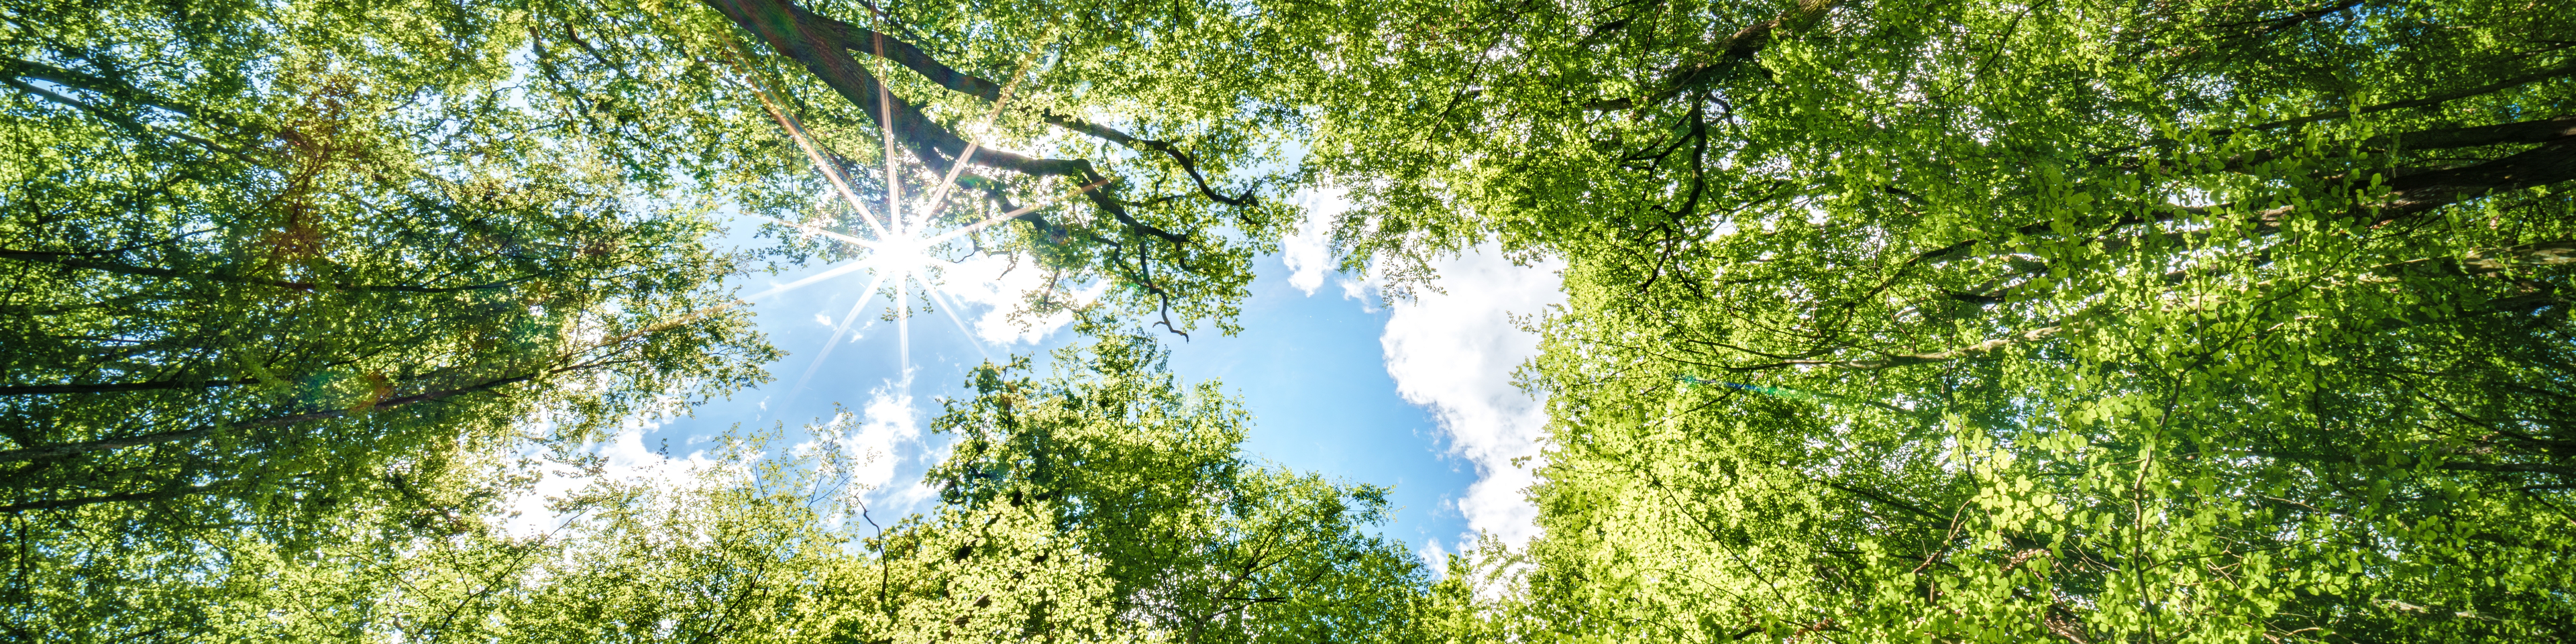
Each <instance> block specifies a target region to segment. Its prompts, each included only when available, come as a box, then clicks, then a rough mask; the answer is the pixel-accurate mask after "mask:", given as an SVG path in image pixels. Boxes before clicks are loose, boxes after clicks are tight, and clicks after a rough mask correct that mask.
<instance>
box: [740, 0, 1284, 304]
mask: <svg viewBox="0 0 2576 644" xmlns="http://www.w3.org/2000/svg"><path fill="white" fill-rule="evenodd" d="M707 4H708V6H710V7H713V8H714V9H715V10H716V11H717V12H719V13H721V15H722V17H723V18H724V19H725V20H727V21H729V22H730V24H731V25H733V26H735V27H739V28H740V29H741V30H742V31H743V32H745V33H748V34H750V35H752V36H754V37H756V39H757V40H758V42H759V43H760V44H761V45H764V46H765V47H766V49H767V50H768V51H770V52H773V53H774V54H775V56H774V57H773V56H757V55H756V54H753V53H752V52H751V51H750V50H749V49H748V48H742V49H739V50H737V51H738V52H739V56H740V58H737V60H736V62H737V63H738V64H742V65H744V66H746V67H747V68H748V70H750V71H751V72H752V77H753V79H754V80H753V82H755V83H762V84H763V86H768V83H771V82H773V81H764V80H759V79H762V78H768V77H769V75H770V74H771V73H774V72H773V70H771V69H770V65H771V64H773V63H774V62H776V59H777V58H784V59H785V60H786V61H787V62H793V63H795V66H796V67H795V69H796V70H798V71H801V72H802V73H792V72H791V73H778V74H777V77H778V78H779V79H780V80H778V81H774V82H775V83H777V87H779V88H781V89H780V92H781V93H782V94H783V96H782V97H781V98H780V99H779V103H780V104H774V105H771V109H773V110H781V111H780V112H778V115H779V117H780V124H781V126H782V127H787V128H790V129H795V128H798V127H800V126H798V125H796V123H798V122H800V121H802V122H815V123H819V124H821V125H819V126H818V127H816V128H815V129H816V130H818V131H829V130H838V132H839V133H840V134H841V136H839V137H831V136H819V137H815V139H816V140H817V141H820V142H821V143H822V144H821V145H820V149H818V150H815V151H813V153H814V154H816V155H817V159H818V163H819V164H820V165H822V166H825V167H840V168H847V167H848V166H849V165H850V162H849V160H848V159H844V158H842V157H841V156H840V155H839V154H838V153H836V152H832V150H835V149H853V148H856V149H868V148H867V147H866V146H865V145H864V144H865V143H867V140H868V139H869V138H871V137H874V138H878V139H880V141H881V142H882V144H883V149H884V153H883V154H884V156H880V157H879V160H880V163H882V164H884V165H885V166H887V167H889V169H888V170H887V171H886V174H885V175H884V180H885V181H891V182H893V183H892V184H891V185H892V186H893V187H894V189H893V190H892V193H893V194H895V195H903V194H910V195H922V194H931V195H933V196H934V198H936V197H939V196H943V195H952V194H953V195H954V197H953V199H954V200H955V201H958V202H960V203H957V204H954V205H951V204H947V203H942V204H939V205H940V206H943V207H948V211H947V212H948V213H953V214H946V215H945V216H946V217H947V218H951V219H953V220H954V222H955V224H958V225H968V224H969V223H970V222H976V221H978V220H983V219H987V218H988V217H1002V216H1011V217H1010V218H1011V220H1013V221H1018V222H1023V223H1025V224H1026V228H1024V229H1023V228H1021V227H1018V226H1006V227H1001V228H997V229H991V230H995V231H996V232H997V233H999V234H1000V236H999V237H997V238H995V239H994V240H993V241H991V242H989V243H988V242H982V241H978V242H977V244H976V248H977V249H978V250H980V251H982V252H997V251H998V252H1006V253H1026V254H1028V255H1029V256H1031V258H1032V259H1034V260H1035V262H1036V263H1037V264H1038V265H1039V266H1040V267H1042V268H1043V269H1044V270H1048V271H1050V280H1049V281H1050V282H1051V284H1050V286H1049V288H1050V289H1058V290H1065V291H1069V290H1071V288H1072V286H1074V285H1078V284H1081V283H1083V282H1087V281H1092V280H1100V281H1106V282H1108V283H1109V284H1111V285H1114V286H1116V287H1117V288H1116V289H1114V290H1112V291H1110V292H1109V293H1108V295H1107V296H1106V299H1107V303H1109V304H1111V305H1113V306H1117V307H1119V308H1121V309H1122V310H1125V311H1129V312H1132V313H1144V314H1150V315H1154V316H1156V317H1157V318H1158V319H1157V320H1156V322H1155V324H1156V325H1158V326H1161V327H1163V328H1164V329H1165V330H1167V331H1170V332H1172V333H1175V334H1180V335H1183V336H1186V335H1187V330H1188V329H1191V328H1194V327H1195V326H1196V324H1197V323H1199V322H1201V321H1213V322H1214V323H1215V324H1216V325H1217V326H1218V328H1220V329H1222V330H1224V331H1225V332H1227V333H1232V332H1233V331H1234V330H1235V329H1236V328H1238V327H1236V326H1235V322H1234V319H1233V318H1234V315H1235V314H1236V313H1237V312H1238V309H1237V304H1236V303H1237V302H1238V301H1239V300H1241V299H1242V298H1243V297H1245V296H1246V295H1247V293H1248V292H1247V291H1246V290H1245V288H1246V285H1248V284H1249V283H1250V280H1251V272H1250V271H1251V269H1250V261H1251V257H1252V256H1253V255H1255V254H1257V253H1261V252H1269V251H1273V250H1275V249H1276V247H1277V244H1278V240H1279V236H1280V235H1281V234H1282V232H1283V231H1284V230H1285V227H1286V226H1288V225H1292V224H1294V223H1295V222H1294V218H1293V217H1292V215H1293V212H1292V211H1291V210H1289V209H1287V208H1286V207H1284V206H1282V205H1280V204H1279V202H1278V200H1277V199H1275V197H1276V196H1280V195H1284V194H1286V193H1287V192H1288V191H1289V190H1293V189H1294V188H1296V187H1297V184H1296V182H1297V176H1296V175H1295V174H1294V173H1286V172H1278V171H1272V172H1268V173H1262V172H1261V171H1260V170H1259V169H1257V168H1256V167H1255V166H1256V165H1257V164H1260V163H1263V162H1264V160H1265V156H1264V154H1265V153H1275V152H1276V151H1277V148H1278V146H1279V145H1280V144H1281V143H1283V140H1282V138H1281V137H1282V135H1283V134H1285V133H1287V132H1288V131H1289V130H1291V129H1292V128H1293V127H1294V124H1295V123H1296V122H1297V120H1298V116H1299V115H1298V112H1297V111H1296V104H1295V103H1293V102H1291V101H1289V100H1288V99H1287V97H1286V96H1285V95H1286V94H1287V92H1288V91H1289V88H1290V85H1288V84H1287V83H1285V82H1283V81H1282V79H1281V78H1280V75H1279V74H1275V73H1261V72H1262V71H1264V70H1265V69H1266V68H1270V67H1276V66H1279V65H1281V64H1282V63H1286V62H1292V61H1293V59H1292V58H1291V57H1293V56H1295V50H1294V49H1291V48H1287V47H1283V46H1282V45H1283V44H1284V43H1282V42H1280V38H1278V37H1277V36H1278V34H1276V30H1277V29H1278V28H1279V26H1278V25H1275V24H1272V23H1271V22H1270V21H1266V20H1264V19H1263V16H1262V15H1261V14H1262V12H1259V11H1254V12H1249V15H1247V12H1244V11H1237V10H1236V9H1237V8H1236V7H1234V6H1233V5H1228V4H1225V3H1206V2H1202V3H1195V4H1191V3H1184V4H1170V3H1134V2H1097V3H1082V4H1063V3H1022V2H993V3H981V4H965V5H957V4H930V5H913V4H902V3H894V4H888V5H886V6H884V7H878V6H876V5H874V4H870V3H866V2H862V3H861V5H863V6H864V10H861V9H862V7H856V6H848V5H839V6H833V5H834V4H836V3H814V5H813V6H814V7H815V8H808V7H807V6H805V5H800V4H797V3H795V2H792V1H790V0H710V1H709V2H708V3H707ZM818 9H819V10H818ZM835 9H838V10H837V11H836V10H835ZM835 15H838V16H842V17H834V16H835ZM844 18H847V20H857V21H860V23H864V24H858V23H853V22H849V21H847V20H844ZM1059 35H1060V36H1061V37H1059ZM725 37H727V38H731V37H733V36H731V35H730V34H729V33H728V35H727V36H725ZM1040 55H1042V56H1043V57H1044V59H1045V63H1044V64H1043V65H1041V66H1039V68H1038V69H1036V70H1035V71H1032V72H1030V73H1029V74H1028V75H1027V76H1026V77H1022V76H1021V75H1020V74H1021V70H1023V69H1026V68H1028V66H1029V62H1030V58H1031V57H1032V56H1040ZM1283 59H1288V60H1283ZM1014 90H1016V92H1017V93H1016V94H1013V93H1012V92H1013V91H1014ZM763 100H768V99H766V98H764V99H763ZM800 114H801V116H800ZM970 116H977V117H978V122H977V123H976V125H978V126H983V125H986V124H987V123H989V127H987V128H985V129H986V131H985V132H984V133H980V134H978V133H972V132H970V133H968V134H961V133H960V132H961V131H966V130H965V129H964V128H966V127H968V124H967V119H968V118H969V117H970ZM860 124H873V126H872V127H868V128H864V129H862V128H859V127H856V126H857V125H860ZM970 135H971V136H980V137H983V138H977V139H974V140H970V138H969V137H970ZM800 136H802V135H800ZM835 139H837V140H839V141H841V142H842V143H841V144H838V145H835V144H832V141H833V140H835ZM853 139H855V142H856V143H859V144H861V145H850V143H853V142H854V141H853ZM1009 149H1024V150H1038V152H1031V153H1025V154H1024V153H1020V152H1013V151H1009ZM1044 154H1057V155H1063V156H1064V158H1046V157H1045V156H1042V155H1044ZM862 158H864V157H862ZM906 164H918V166H917V168H916V167H912V166H909V165H906ZM1274 167H1275V166H1274ZM893 168H903V169H902V170H900V171H898V170H896V169H893ZM969 168H973V169H972V170H969ZM840 172H841V173H842V174H844V175H846V176H859V175H862V174H865V173H863V172H856V171H853V170H849V169H844V170H840ZM943 174H948V175H954V176H958V177H961V178H960V179H958V182H959V185H961V186H964V187H966V188H967V191H962V192H958V193H949V192H947V191H946V190H944V189H943V188H942V187H941V186H943V185H944V184H943V183H934V182H932V181H931V178H932V177H939V176H942V175H943ZM1228 174H1251V175H1253V176H1252V177H1250V178H1248V179H1242V180H1237V181H1233V182H1229V181H1227V180H1226V176H1227V175H1228ZM837 180H839V179H836V181H837ZM913 182H920V183H922V184H927V185H914V186H912V187H909V188H905V187H902V186H903V185H904V184H907V183H913ZM1229 183H1232V184H1233V185H1228V184H1229ZM888 185H889V184H886V183H882V182H880V183H879V184H877V186H876V189H877V190H878V191H879V192H877V193H875V194H872V195H870V198H875V197H876V195H882V194H886V192H885V190H886V188H887V187H888ZM1076 193H1078V194H1079V195H1080V196H1081V198H1082V199H1083V200H1084V202H1085V203H1087V204H1088V206H1089V207H1088V208H1078V209H1070V210H1067V211H1065V212H1063V213H1061V214H1055V215H1050V214H1047V213H1042V212H1030V210H1031V209H1034V208H1035V207H1037V206H1038V205H1042V204H1039V203H1030V205H1028V206H1027V207H1022V206H1019V205H1015V204H1020V203H1026V202H1033V201H1038V200H1042V199H1053V198H1056V197H1058V196H1071V195H1073V194H1076ZM1264 195H1270V196H1272V197H1274V198H1271V199H1265V198H1264ZM850 196H851V199H850V200H851V201H852V202H854V203H853V204H852V205H856V204H855V202H857V201H859V200H860V199H859V197H858V196H857V195H856V193H851V195H850ZM887 198H888V199H892V197H887ZM979 201H980V202H983V206H982V208H983V209H982V210H981V212H980V213H979V212H978V204H977V202H979ZM893 203H895V201H891V200H890V201H886V202H882V204H881V207H877V210H876V212H877V213H878V214H875V215H870V214H868V211H865V210H864V209H863V210H862V211H861V212H858V213H848V212H843V211H842V210H840V209H839V208H834V209H829V210H827V211H826V212H824V213H821V214H823V215H824V217H823V219H822V221H825V222H831V223H835V224H837V225H839V226H841V227H844V228H847V229H848V230H849V231H850V232H852V233H857V234H862V235H866V234H869V233H868V229H875V230H876V232H875V233H874V234H873V236H874V237H876V238H885V236H886V235H889V234H894V235H896V236H897V237H900V236H901V234H900V233H889V232H887V230H889V229H893V228H902V227H907V226H910V227H918V226H923V225H924V223H922V222H918V221H914V222H912V223H898V221H873V220H871V221H870V222H869V223H868V226H866V227H861V226H858V225H857V224H855V223H849V222H846V221H845V220H844V219H843V218H844V217H849V216H850V215H852V214H856V215H857V218H858V219H863V220H865V219H870V218H871V217H875V218H877V219H885V218H886V215H885V214H884V213H885V212H886V211H888V210H893V211H897V212H902V213H903V216H902V217H899V218H895V219H897V220H915V219H918V218H919V217H922V216H924V214H926V213H922V214H916V213H913V212H910V211H911V210H912V209H911V208H910V207H904V208H895V207H894V206H892V205H890V204H893ZM1013 213H1025V214H1017V215H1015V216H1012V214H1013ZM1062 297H1063V296H1061V295H1059V294H1057V293H1055V292H1052V291H1050V292H1048V293H1045V294H1042V295H1041V297H1040V299H1039V303H1040V304H1041V305H1042V306H1045V307H1051V308H1055V309H1060V308H1063V307H1065V306H1068V305H1069V303H1068V302H1065V301H1062V300H1061V298H1062ZM1175 314H1178V315H1180V316H1181V317H1180V318H1179V319H1177V320H1175V319H1174V318H1173V315H1175Z"/></svg>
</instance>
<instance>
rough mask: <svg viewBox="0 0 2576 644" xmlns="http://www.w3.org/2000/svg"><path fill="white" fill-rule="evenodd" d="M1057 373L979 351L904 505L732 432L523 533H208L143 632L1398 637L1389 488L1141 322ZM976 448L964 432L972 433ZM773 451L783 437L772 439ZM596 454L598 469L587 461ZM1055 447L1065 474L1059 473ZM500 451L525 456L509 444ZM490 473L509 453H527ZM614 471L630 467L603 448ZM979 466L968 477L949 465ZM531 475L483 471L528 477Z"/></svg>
mask: <svg viewBox="0 0 2576 644" xmlns="http://www.w3.org/2000/svg"><path fill="white" fill-rule="evenodd" d="M1058 359H1059V361H1060V362H1059V364H1062V365H1065V368H1064V370H1063V371H1062V372H1061V373H1060V374H1059V377H1058V378H1056V379H1051V380H1048V381H1046V382H1043V383H1037V382H1031V381H1029V380H1026V379H1010V378H1009V376H1010V372H1008V371H1006V370H1004V369H1001V368H988V369H985V370H983V371H981V372H979V373H978V375H977V377H976V380H975V382H974V383H973V384H976V385H978V393H977V395H976V397H975V398H972V399H969V400H960V401H955V403H954V405H953V407H952V411H951V413H950V414H949V415H948V416H946V417H943V418H942V419H941V420H940V421H939V423H940V426H941V427H944V428H948V429H950V430H951V431H957V432H960V433H961V434H962V436H961V439H963V440H961V443H960V444H959V449H958V450H957V451H955V452H953V453H952V454H951V457H950V459H949V460H948V461H947V462H945V463H943V464H941V465H939V466H937V467H936V468H935V471H934V473H933V476H934V477H935V478H933V479H932V480H933V482H940V483H946V484H947V487H945V488H943V492H944V494H943V501H942V502H940V503H939V504H938V505H937V507H935V508H933V509H932V510H930V511H927V512H925V513H923V514H918V515H913V516H909V517H903V518H901V519H900V520H894V521H886V522H884V523H880V522H881V521H885V520H886V519H887V517H885V516H884V514H883V512H882V511H880V512H878V513H876V514H875V515H871V514H869V513H868V512H867V509H866V506H865V505H864V503H863V502H862V497H861V496H860V493H862V492H865V491H866V490H864V489H860V488H857V487H853V486H852V485H851V484H850V479H849V477H850V475H851V474H852V473H853V472H854V471H855V470H856V468H857V467H858V466H860V465H863V463H861V462H858V461H856V460H855V459H854V458H853V455H852V453H851V452H850V451H848V450H846V449H845V448H844V447H845V446H843V445H841V444H839V443H838V442H837V441H836V440H834V438H833V435H832V433H831V432H832V431H833V430H834V429H835V427H833V426H825V427H822V428H818V429H817V430H816V433H815V435H814V436H813V439H812V440H809V441H807V442H804V443H802V444H798V445H795V446H792V447H783V446H781V445H780V441H776V440H767V439H760V438H754V439H747V440H736V439H727V440H726V441H725V443H724V444H723V445H721V446H720V447H719V448H717V449H715V450H711V453H708V454H705V455H704V458H703V459H701V458H698V457H692V458H690V459H687V460H681V461H674V462H673V463H674V464H677V465H681V466H687V467H692V468H694V469H692V470H691V471H690V472H689V475H688V476H686V477H683V478H681V479H679V480H674V481H665V482H659V483H655V482H650V481H644V480H620V479H613V478H610V479H603V480H601V481H600V482H598V483H596V484H594V485H591V486H590V487H588V488H586V489H584V490H583V491H581V492H580V493H578V494H575V495H573V496H572V497H570V498H566V499H561V500H558V501H556V502H555V503H553V504H552V506H551V507H552V508H553V509H554V510H556V511H558V512H560V513H562V518H561V519H560V524H559V527H555V528H553V529H551V530H547V531H544V532H542V533H536V534H512V533H510V532H508V531H506V530H504V529H502V528H501V527H500V526H497V525H494V524H493V523H492V522H490V521H489V517H492V516H493V511H494V510H495V508H493V507H492V506H491V504H489V503H485V504H483V505H481V506H478V507H470V508H458V509H457V510H458V511H457V512H456V513H455V514H454V515H452V516H432V517H430V518H431V520H432V521H434V522H436V523H437V524H438V525H437V526H436V527H437V528H439V530H437V531H436V532H435V533H433V534H428V535H424V536H417V537H413V538H406V539H382V538H363V537H364V535H359V534H353V533H354V532H356V531H348V532H342V533H341V534H344V535H348V536H356V537H362V538H354V539H349V540H346V541H342V542H337V543H334V544H331V545H327V546H325V547H321V548H318V549H315V550H313V551H310V552H304V553H296V554H288V553H282V552H280V551H278V550H277V549H276V548H275V546H274V544H273V543H271V542H267V541H262V540H248V541H231V540H223V539H212V540H209V541H208V542H207V543H206V544H205V546H206V548H207V549H209V550H211V551H214V552H216V553H219V554H220V556H221V557H222V558H223V559H224V560H226V561H227V562H228V563H230V564H231V565H230V566H229V567H227V568H225V569H222V570H221V571H220V572H221V574H210V575H206V576H205V577H204V578H203V579H202V582H201V583H188V582H186V581H183V580H178V579H171V580H164V582H163V584H162V585H161V586H162V588H163V589H164V590H163V591H162V592H161V593H159V596H162V597H167V598H169V599H170V600H171V601H170V604H171V605H174V606H180V607H184V608H186V612H185V613H184V614H174V615H159V614H150V613H131V614H125V615H121V616H120V618H121V619H122V620H123V621H125V623H128V624H132V625H134V626H135V627H136V628H135V630H136V631H137V632H141V633H148V636H147V637H144V638H143V639H145V640H158V639H167V640H171V641H179V640H188V639H192V638H215V639H284V640H292V641H353V642H439V641H475V642H584V643H591V642H661V641H709V642H885V643H891V644H926V643H929V642H957V641H964V642H1092V641H1098V642H1112V641H1115V642H1156V641H1172V642H1233V641H1400V640H1407V638H1411V637H1413V636H1415V635H1416V634H1418V631H1416V630H1415V629H1414V626H1415V620H1414V615H1415V610H1416V608H1417V600H1416V597H1418V596H1419V595H1420V593H1421V592H1422V589H1423V585H1424V583H1423V574H1424V571H1423V570H1422V568H1421V564H1420V562H1419V561H1418V560H1416V559H1415V558H1414V557H1413V556H1412V555H1411V553H1408V552H1406V551H1404V550H1403V549H1402V548H1401V547H1400V546H1398V545H1396V544H1392V543H1389V542H1386V541H1383V540H1380V539H1378V538H1375V537H1371V536H1367V535H1364V534H1361V533H1360V530H1361V529H1364V528H1366V527H1367V526H1369V525H1370V524H1373V523H1375V522H1377V521H1381V520H1383V518H1384V515H1383V505H1384V500H1383V498H1382V496H1383V492H1382V490H1379V489H1376V488H1371V487H1367V486H1356V487H1345V486H1339V485H1334V484H1330V483H1327V482H1324V481H1322V480H1321V479H1319V478H1317V477H1314V476H1310V475H1296V474H1290V473H1283V472H1276V471H1272V470H1269V469H1266V468H1260V467H1254V466H1252V465H1249V464H1247V463H1245V462H1244V461H1243V460H1242V457H1240V456H1238V455H1236V453H1235V451H1234V450H1235V446H1236V443H1237V442H1238V441H1239V440H1240V439H1241V422H1242V418H1243V414H1242V412H1241V410H1240V409H1238V408H1237V407H1235V403H1234V402H1233V401H1231V400H1229V399H1226V398H1225V397H1223V396H1221V395H1218V394H1217V390H1216V388H1215V387H1214V386H1213V385H1207V384H1203V385H1200V386H1197V387H1183V386H1181V385H1179V384H1178V383H1177V382H1175V380H1174V379H1173V378H1172V376H1171V375H1170V374H1168V373H1166V372H1164V371H1163V370H1162V368H1161V360H1160V353H1159V351H1158V350H1157V349H1155V348H1154V347H1153V345H1152V343H1151V341H1150V340H1149V339H1147V338H1144V337H1139V336H1127V335H1112V336H1108V337H1107V339H1105V340H1104V341H1102V342H1101V343H1100V344H1098V345H1095V346H1093V347H1088V348H1080V347H1078V348H1076V349H1068V350H1066V351H1064V352H1062V353H1059V354H1058ZM970 443H971V444H972V445H974V446H973V447H970V446H969V444H970ZM773 450H777V451H773ZM589 464H590V465H601V464H602V463H598V462H595V461H594V462H591V463H589ZM1041 464H1053V466H1055V467H1059V468H1062V469H1058V470H1056V474H1054V475H1040V474H1037V472H1039V471H1041V469H1042V468H1043V467H1045V466H1043V465H1041ZM504 465H506V464H504ZM476 471H513V468H509V467H506V466H503V467H494V468H489V469H482V470H476ZM589 471H590V473H591V474H593V475H602V474H609V472H608V471H607V470H605V469H604V468H597V467H594V468H592V469H590V470H589ZM977 472H981V473H985V475H976V476H970V477H969V478H966V479H963V480H950V479H944V478H938V477H947V476H952V475H957V474H960V473H977ZM528 482H529V480H528V479H525V478H519V479H487V480H482V481H478V482H477V483H479V484H480V485H481V486H483V487H484V488H485V489H489V490H495V491H503V492H511V493H520V494H523V493H526V491H527V489H526V484H527V483H528Z"/></svg>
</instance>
